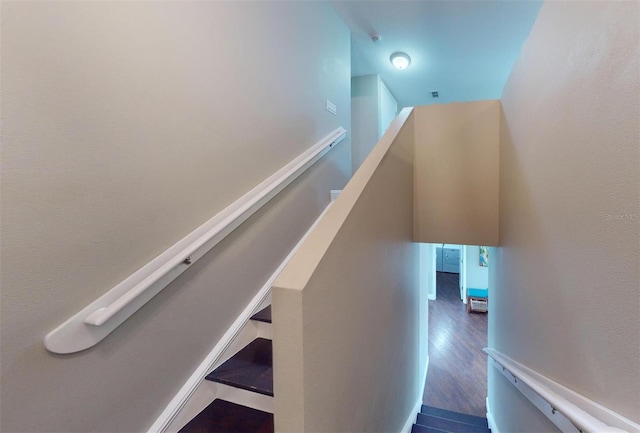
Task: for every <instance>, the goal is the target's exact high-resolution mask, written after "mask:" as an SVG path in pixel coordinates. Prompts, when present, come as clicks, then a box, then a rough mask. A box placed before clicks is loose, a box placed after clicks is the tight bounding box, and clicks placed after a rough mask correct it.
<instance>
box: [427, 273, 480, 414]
mask: <svg viewBox="0 0 640 433" xmlns="http://www.w3.org/2000/svg"><path fill="white" fill-rule="evenodd" d="M436 278H437V284H436V287H437V299H436V300H435V301H429V371H428V374H427V385H426V387H425V390H424V396H423V401H424V404H427V405H429V406H435V407H439V408H442V409H448V410H453V411H457V412H462V413H466V414H470V415H476V416H481V417H484V416H485V415H486V407H485V397H486V395H487V356H486V355H485V354H484V353H483V352H482V348H484V347H486V346H487V314H484V313H471V314H468V313H467V311H466V306H465V304H463V303H462V301H460V287H459V286H460V283H459V281H460V280H459V275H458V274H449V273H444V272H438V273H437V277H436ZM489 314H491V313H489Z"/></svg>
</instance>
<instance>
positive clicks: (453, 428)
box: [180, 305, 490, 433]
mask: <svg viewBox="0 0 640 433" xmlns="http://www.w3.org/2000/svg"><path fill="white" fill-rule="evenodd" d="M251 320H254V321H257V322H263V323H268V324H271V306H270V305H269V306H267V307H266V308H264V309H262V310H260V311H259V312H258V313H256V314H254V315H253V316H252V317H251ZM206 380H210V381H213V382H217V383H221V384H224V385H228V386H232V387H235V388H238V389H243V390H246V391H250V392H254V393H258V394H263V395H267V396H271V397H273V353H272V343H271V340H269V339H266V338H256V339H255V340H253V341H252V342H251V343H249V344H248V345H246V346H245V347H244V348H243V349H241V350H240V351H238V352H237V353H236V354H235V355H233V356H232V357H231V358H229V359H228V360H227V361H225V362H224V363H223V364H221V365H220V366H219V367H217V368H215V369H214V370H213V371H212V372H211V373H209V374H208V375H207V377H206ZM180 432H181V433H205V432H206V433H273V432H274V422H273V414H272V413H268V412H264V411H261V410H257V409H253V408H250V407H247V406H242V405H239V404H237V403H233V402H230V401H226V400H223V399H219V398H218V399H215V400H214V401H213V402H212V403H211V404H209V405H208V406H207V407H206V408H205V409H204V410H203V411H202V412H200V413H199V414H198V415H197V416H196V417H195V418H193V419H192V420H191V421H190V422H189V423H188V424H186V425H185V426H184V427H183V428H182V429H181V430H180ZM488 432H490V430H489V427H488V423H487V419H486V418H482V417H478V416H473V415H467V414H462V413H459V412H453V411H449V410H445V409H439V408H435V407H432V406H424V405H423V406H422V408H421V410H420V413H419V414H418V415H417V419H416V423H415V424H414V425H413V427H412V429H411V433H488Z"/></svg>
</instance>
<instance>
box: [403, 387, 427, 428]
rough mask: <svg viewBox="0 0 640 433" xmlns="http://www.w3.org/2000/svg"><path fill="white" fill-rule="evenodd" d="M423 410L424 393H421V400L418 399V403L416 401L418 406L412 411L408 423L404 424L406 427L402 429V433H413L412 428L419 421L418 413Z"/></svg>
mask: <svg viewBox="0 0 640 433" xmlns="http://www.w3.org/2000/svg"><path fill="white" fill-rule="evenodd" d="M421 408H422V393H420V398H419V399H418V401H416V404H415V405H414V406H413V408H412V409H411V412H410V413H409V418H407V421H406V422H405V423H404V426H403V427H402V430H401V431H400V433H411V428H412V427H413V425H414V424H415V423H416V420H417V419H418V412H420V409H421Z"/></svg>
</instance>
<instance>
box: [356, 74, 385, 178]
mask: <svg viewBox="0 0 640 433" xmlns="http://www.w3.org/2000/svg"><path fill="white" fill-rule="evenodd" d="M378 80H379V78H378V76H377V75H364V76H361V77H353V78H352V79H351V122H352V128H353V132H352V136H351V138H352V139H351V166H352V171H353V173H355V172H356V170H357V169H358V167H360V165H361V164H362V162H363V161H364V160H365V159H366V158H367V155H369V152H371V149H373V147H374V146H375V145H376V143H377V142H378V139H379V138H380V137H379V135H378V132H379V131H378V118H379V113H378Z"/></svg>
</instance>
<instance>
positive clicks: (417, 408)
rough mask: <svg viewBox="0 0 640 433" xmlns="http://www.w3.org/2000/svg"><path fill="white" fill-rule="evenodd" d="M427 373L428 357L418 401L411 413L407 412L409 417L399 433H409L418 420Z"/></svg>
mask: <svg viewBox="0 0 640 433" xmlns="http://www.w3.org/2000/svg"><path fill="white" fill-rule="evenodd" d="M428 372H429V357H428V356H427V365H426V366H425V369H424V376H423V378H422V385H421V386H420V394H419V395H418V400H417V401H416V404H415V405H414V406H413V408H412V409H411V412H409V417H408V418H407V420H406V421H405V423H404V426H402V430H400V433H411V428H412V427H413V425H414V424H415V423H416V421H417V419H418V413H419V412H420V410H421V409H422V404H423V403H422V395H423V394H424V387H425V386H426V384H427V373H428Z"/></svg>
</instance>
